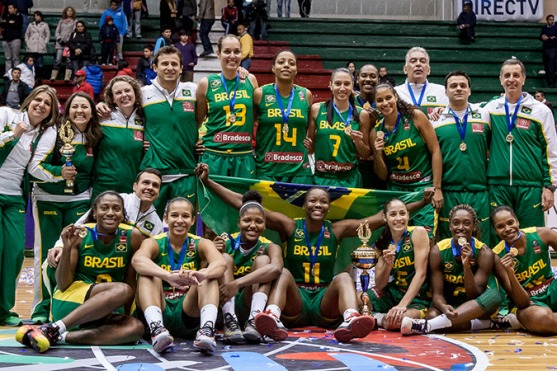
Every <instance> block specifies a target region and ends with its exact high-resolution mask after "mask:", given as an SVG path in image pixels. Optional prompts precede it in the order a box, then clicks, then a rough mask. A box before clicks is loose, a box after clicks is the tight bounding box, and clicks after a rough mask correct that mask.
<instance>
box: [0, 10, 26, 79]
mask: <svg viewBox="0 0 557 371" xmlns="http://www.w3.org/2000/svg"><path fill="white" fill-rule="evenodd" d="M22 25H23V17H22V16H21V14H19V12H18V10H17V8H16V7H15V5H13V4H9V5H8V13H7V14H6V16H5V18H4V21H2V22H0V27H1V28H2V30H3V31H2V38H3V41H2V47H3V48H4V56H5V60H6V62H5V63H6V72H8V71H9V70H10V68H12V67H14V66H17V65H18V64H19V51H20V49H21V35H22V32H21V27H23V26H22Z"/></svg>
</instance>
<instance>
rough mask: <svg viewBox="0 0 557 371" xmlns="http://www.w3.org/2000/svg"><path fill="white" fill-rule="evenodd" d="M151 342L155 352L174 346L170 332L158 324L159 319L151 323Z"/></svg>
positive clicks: (165, 350)
mask: <svg viewBox="0 0 557 371" xmlns="http://www.w3.org/2000/svg"><path fill="white" fill-rule="evenodd" d="M150 331H151V344H153V350H154V351H155V352H157V353H164V352H168V351H169V350H170V349H172V347H173V346H174V338H173V337H172V335H170V332H168V330H167V329H166V328H165V327H164V326H162V325H161V324H160V321H157V322H156V323H153V324H152V325H151V329H150Z"/></svg>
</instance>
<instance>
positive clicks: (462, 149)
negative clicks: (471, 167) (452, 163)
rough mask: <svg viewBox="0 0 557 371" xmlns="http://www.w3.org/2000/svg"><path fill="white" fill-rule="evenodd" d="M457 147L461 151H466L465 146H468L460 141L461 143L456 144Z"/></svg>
mask: <svg viewBox="0 0 557 371" xmlns="http://www.w3.org/2000/svg"><path fill="white" fill-rule="evenodd" d="M458 148H460V150H461V151H462V152H464V151H466V148H468V147H467V146H466V143H464V142H462V143H460V145H459V146H458Z"/></svg>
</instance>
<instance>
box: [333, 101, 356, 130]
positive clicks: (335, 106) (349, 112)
mask: <svg viewBox="0 0 557 371" xmlns="http://www.w3.org/2000/svg"><path fill="white" fill-rule="evenodd" d="M333 108H334V109H335V112H336V113H337V115H338V117H340V119H341V120H342V122H344V127H345V128H348V127H350V123H351V122H352V112H354V107H352V105H350V106H349V107H348V116H347V117H346V120H345V119H344V117H342V115H341V114H340V111H339V110H338V107H337V105H336V104H335V102H333Z"/></svg>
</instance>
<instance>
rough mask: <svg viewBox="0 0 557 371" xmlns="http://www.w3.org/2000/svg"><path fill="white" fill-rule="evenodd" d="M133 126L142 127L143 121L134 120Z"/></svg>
mask: <svg viewBox="0 0 557 371" xmlns="http://www.w3.org/2000/svg"><path fill="white" fill-rule="evenodd" d="M134 124H135V125H136V126H143V120H142V119H135V120H134Z"/></svg>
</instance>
